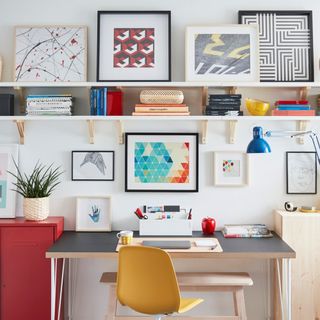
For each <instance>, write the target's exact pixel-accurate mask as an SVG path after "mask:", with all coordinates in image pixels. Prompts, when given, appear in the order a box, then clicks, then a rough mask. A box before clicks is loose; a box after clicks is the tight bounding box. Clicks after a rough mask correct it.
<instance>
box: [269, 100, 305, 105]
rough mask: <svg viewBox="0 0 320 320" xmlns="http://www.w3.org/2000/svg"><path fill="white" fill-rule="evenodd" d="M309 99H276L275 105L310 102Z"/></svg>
mask: <svg viewBox="0 0 320 320" xmlns="http://www.w3.org/2000/svg"><path fill="white" fill-rule="evenodd" d="M308 103H309V102H308V101H307V100H278V101H276V103H275V105H280V104H308Z"/></svg>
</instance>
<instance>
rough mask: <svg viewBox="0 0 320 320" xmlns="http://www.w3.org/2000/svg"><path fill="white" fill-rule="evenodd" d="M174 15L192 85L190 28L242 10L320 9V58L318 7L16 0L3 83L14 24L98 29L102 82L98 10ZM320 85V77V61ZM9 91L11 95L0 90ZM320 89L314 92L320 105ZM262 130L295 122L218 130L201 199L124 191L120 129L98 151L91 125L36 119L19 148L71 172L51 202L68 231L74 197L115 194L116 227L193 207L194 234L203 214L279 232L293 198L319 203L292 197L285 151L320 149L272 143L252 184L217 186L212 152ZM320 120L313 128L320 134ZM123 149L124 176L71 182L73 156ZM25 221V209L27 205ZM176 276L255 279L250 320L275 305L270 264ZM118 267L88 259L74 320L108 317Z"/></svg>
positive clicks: (136, 126)
mask: <svg viewBox="0 0 320 320" xmlns="http://www.w3.org/2000/svg"><path fill="white" fill-rule="evenodd" d="M103 9H104V10H157V9H159V10H161V9H163V10H164V9H165V10H172V62H173V64H172V66H173V80H175V81H178V80H183V79H184V29H185V27H186V26H187V25H204V24H226V23H236V22H237V11H238V10H245V9H284V10H285V9H306V10H307V9H308V10H309V9H311V10H313V11H314V39H315V41H314V42H315V43H314V46H315V60H316V61H318V60H319V53H320V44H319V42H318V41H317V38H318V37H319V29H320V28H319V27H320V19H319V18H320V12H319V4H318V1H316V0H305V1H303V3H302V2H301V1H298V0H290V1H289V0H283V1H281V2H280V1H279V0H269V1H268V2H267V3H264V2H256V1H249V0H228V1H224V2H218V1H212V0H197V1H195V0H194V1H191V0H184V1H183V0H162V1H150V0H149V1H148V0H137V1H135V2H132V1H130V0H118V1H102V0H91V1H85V0H82V1H80V0H69V1H65V0H64V1H62V0H56V1H43V0H42V1H40V0H29V1H21V0H10V1H2V4H1V10H0V55H2V56H3V58H4V78H3V79H2V80H5V81H10V80H11V79H12V78H11V74H12V68H13V26H14V25H18V24H20V25H21V24H83V25H87V26H89V80H94V79H95V61H96V11H97V10H103ZM315 66H316V80H317V81H319V80H320V75H319V70H318V63H317V62H316V63H315ZM1 91H2V92H3V91H4V90H1ZM72 93H73V94H74V95H75V96H77V100H78V103H77V105H76V107H77V108H78V111H76V112H77V113H82V112H83V110H85V109H86V108H87V107H86V98H85V96H86V94H87V91H86V90H85V89H83V90H74V91H72ZM242 93H243V95H244V96H250V97H256V98H261V99H267V100H269V101H275V100H276V99H278V98H288V97H291V98H296V91H295V90H274V89H268V90H247V91H245V90H243V91H242ZM318 93H319V92H317V91H315V90H314V91H312V92H311V95H312V100H313V101H314V100H315V95H316V94H318ZM255 124H260V125H262V126H263V127H264V128H267V129H278V130H281V129H284V130H294V129H295V123H294V122H290V121H288V122H287V121H284V122H279V123H277V122H264V121H257V120H255V119H254V118H253V119H252V121H248V122H245V123H243V122H240V123H239V127H238V135H237V141H236V144H234V145H229V144H227V143H226V132H227V131H226V123H224V122H211V123H210V124H209V132H208V144H206V145H200V192H199V193H194V194H174V193H171V194H170V193H168V194H162V193H161V194H160V193H153V194H144V193H134V194H133V193H125V192H124V146H120V145H118V143H117V131H116V127H115V124H113V123H98V124H97V128H96V144H95V145H89V144H88V137H87V127H86V123H85V122H58V121H56V122H53V121H52V122H34V123H30V122H28V123H27V124H26V142H25V145H23V146H21V147H20V164H21V168H22V169H23V170H27V171H28V170H31V168H32V167H33V166H34V164H35V162H36V161H37V160H38V159H40V160H41V161H42V162H44V163H51V162H54V163H55V164H57V165H60V164H61V165H62V166H63V167H64V169H65V174H64V177H63V182H62V184H61V186H60V187H59V188H58V190H57V191H56V192H55V194H54V195H53V196H52V198H51V213H52V215H62V216H64V217H65V225H66V229H73V228H74V225H75V197H76V196H81V195H111V196H112V201H113V212H112V215H113V228H114V229H115V230H117V229H124V228H125V229H128V228H132V229H137V227H138V222H137V219H136V218H135V216H134V215H133V214H132V212H133V209H135V208H136V207H138V206H141V205H143V204H163V203H167V204H180V205H182V206H184V207H192V208H193V217H194V220H195V224H194V225H195V229H198V230H199V229H200V221H201V219H202V217H203V216H207V215H209V216H213V217H215V218H216V220H217V222H218V226H219V227H222V226H223V224H225V223H256V222H261V223H267V224H268V225H269V226H271V227H272V211H273V209H275V208H280V207H282V206H283V203H284V202H285V201H288V200H292V201H294V202H295V203H296V204H297V205H319V201H318V197H317V196H312V195H310V196H294V195H286V193H285V151H289V150H290V151H293V150H301V151H302V150H312V145H311V142H310V141H308V139H307V138H306V144H305V145H298V144H296V143H295V141H294V140H289V139H288V140H287V139H272V140H270V141H269V142H270V144H271V147H272V153H271V154H269V155H255V156H253V157H252V161H251V167H250V172H251V178H252V179H251V184H250V186H248V187H243V188H221V187H220V188H218V187H214V186H213V166H212V162H213V151H217V150H245V148H246V146H247V144H248V142H249V140H250V139H251V132H252V127H253V125H255ZM317 126H318V125H317V123H316V122H312V123H311V128H314V129H316V130H317V129H319V128H318V127H317ZM125 128H126V130H128V131H177V132H179V131H189V132H195V131H198V130H199V129H200V128H199V127H198V124H197V123H192V122H190V123H189V122H188V123H183V122H181V123H174V128H173V127H172V126H171V125H169V124H166V123H162V122H150V123H146V122H140V123H138V122H135V123H131V122H130V123H128V124H125ZM0 143H17V131H16V128H15V125H14V124H13V123H11V122H3V121H2V122H1V123H0ZM94 149H99V150H101V149H106V150H115V159H116V162H115V164H116V170H115V181H114V182H72V181H71V179H70V168H71V163H70V156H71V151H72V150H94ZM18 214H19V215H21V204H20V205H19V207H18ZM176 267H177V270H191V269H199V270H229V269H230V270H246V271H249V272H250V274H251V275H252V276H253V279H254V281H255V284H256V285H255V286H254V287H253V288H250V289H248V290H247V292H246V298H247V305H248V313H249V319H254V320H260V319H266V318H267V315H268V308H267V295H266V292H267V289H268V281H267V273H266V270H267V263H266V261H258V262H257V261H253V260H245V261H222V262H221V261H219V262H216V261H214V260H210V261H209V260H199V261H194V262H188V263H186V261H177V262H176ZM107 268H108V269H110V270H114V269H115V264H114V263H113V262H107V261H101V260H97V261H87V260H83V261H79V265H78V274H77V279H78V282H77V299H76V301H75V305H74V306H75V308H74V319H75V320H85V319H88V320H89V319H90V320H100V319H103V313H104V311H105V301H106V295H107V290H106V289H105V287H103V286H102V285H100V284H98V280H99V276H100V274H101V272H102V271H103V270H106V269H107ZM211 299H212V301H216V304H218V309H221V311H223V312H226V311H228V310H227V309H228V308H227V307H225V303H226V300H225V298H224V297H223V298H222V299H220V300H219V299H218V298H217V299H216V300H215V299H213V298H212V297H210V296H206V303H205V304H204V306H202V307H199V310H200V311H199V312H200V313H206V312H208V311H210V307H211V306H212V304H211Z"/></svg>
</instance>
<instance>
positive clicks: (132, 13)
mask: <svg viewBox="0 0 320 320" xmlns="http://www.w3.org/2000/svg"><path fill="white" fill-rule="evenodd" d="M117 14H118V15H134V14H137V15H155V14H160V15H165V16H167V19H168V22H167V23H168V36H167V37H168V39H167V40H168V44H167V46H168V66H167V77H166V78H165V79H141V80H140V79H128V78H125V79H102V77H101V76H100V67H101V59H100V40H101V18H102V16H103V15H117ZM96 79H97V82H170V81H171V11H168V10H158V11H101V10H100V11H98V12H97V70H96Z"/></svg>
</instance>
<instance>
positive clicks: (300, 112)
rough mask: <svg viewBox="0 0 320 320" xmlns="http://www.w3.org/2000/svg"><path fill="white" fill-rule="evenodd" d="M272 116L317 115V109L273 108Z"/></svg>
mask: <svg viewBox="0 0 320 320" xmlns="http://www.w3.org/2000/svg"><path fill="white" fill-rule="evenodd" d="M271 115H272V116H315V115H316V111H315V110H276V109H275V110H272V111H271Z"/></svg>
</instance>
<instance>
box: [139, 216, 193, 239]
mask: <svg viewBox="0 0 320 320" xmlns="http://www.w3.org/2000/svg"><path fill="white" fill-rule="evenodd" d="M139 235H140V236H192V220H186V219H166V220H152V219H149V220H139Z"/></svg>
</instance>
